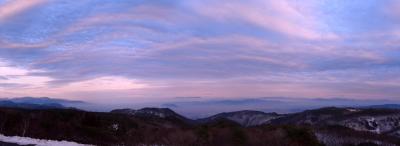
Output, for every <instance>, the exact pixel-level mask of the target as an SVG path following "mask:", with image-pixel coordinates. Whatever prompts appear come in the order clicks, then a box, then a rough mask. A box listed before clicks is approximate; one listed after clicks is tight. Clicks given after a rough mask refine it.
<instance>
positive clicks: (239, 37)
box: [0, 0, 400, 103]
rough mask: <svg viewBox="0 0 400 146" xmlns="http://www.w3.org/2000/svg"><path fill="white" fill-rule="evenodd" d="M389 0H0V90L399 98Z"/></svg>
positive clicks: (398, 10) (150, 96) (126, 96)
mask: <svg viewBox="0 0 400 146" xmlns="http://www.w3.org/2000/svg"><path fill="white" fill-rule="evenodd" d="M399 26H400V1H396V0H351V1H349V0H151V1H149V0H112V1H111V0H110V1H99V0H80V1H71V0H0V97H21V96H35V97H43V96H48V97H57V98H65V99H80V100H87V101H94V102H103V103H110V102H112V103H118V102H137V101H152V100H153V101H154V100H162V99H168V98H172V97H202V98H207V99H219V98H224V99H226V98H228V99H236V98H254V97H290V98H338V97H340V98H349V99H362V100H363V99H385V100H386V99H387V100H396V99H400V27H399Z"/></svg>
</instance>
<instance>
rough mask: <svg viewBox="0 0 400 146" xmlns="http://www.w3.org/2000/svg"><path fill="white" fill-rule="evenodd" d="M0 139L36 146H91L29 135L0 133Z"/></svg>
mask: <svg viewBox="0 0 400 146" xmlns="http://www.w3.org/2000/svg"><path fill="white" fill-rule="evenodd" d="M0 141H2V142H8V143H15V144H19V145H36V146H93V145H86V144H79V143H76V142H70V141H64V140H63V141H57V140H45V139H34V138H30V137H20V136H5V135H3V134H0Z"/></svg>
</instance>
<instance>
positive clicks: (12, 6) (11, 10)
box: [0, 0, 46, 22]
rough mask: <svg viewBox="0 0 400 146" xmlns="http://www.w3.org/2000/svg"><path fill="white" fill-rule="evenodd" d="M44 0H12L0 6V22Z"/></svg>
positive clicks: (44, 0)
mask: <svg viewBox="0 0 400 146" xmlns="http://www.w3.org/2000/svg"><path fill="white" fill-rule="evenodd" d="M44 2H46V0H12V1H9V2H7V3H5V4H4V5H2V6H0V22H1V21H3V20H5V19H7V18H9V17H12V16H14V15H16V14H18V13H21V12H24V11H26V10H28V9H30V8H32V7H35V6H37V5H39V4H42V3H44Z"/></svg>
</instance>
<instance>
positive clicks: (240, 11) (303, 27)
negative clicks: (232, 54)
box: [193, 1, 339, 40]
mask: <svg viewBox="0 0 400 146" xmlns="http://www.w3.org/2000/svg"><path fill="white" fill-rule="evenodd" d="M193 7H194V9H195V10H196V11H197V12H198V13H199V14H201V15H204V16H207V17H210V18H213V19H216V20H218V21H231V20H241V21H245V22H249V23H252V24H254V25H256V26H260V27H262V28H265V29H267V30H268V31H276V32H279V33H282V34H284V35H288V36H290V37H294V38H301V39H307V40H336V39H338V38H339V37H338V36H336V35H335V34H334V33H329V32H322V31H320V29H321V28H323V27H326V26H325V24H324V23H322V22H319V21H318V20H317V19H316V17H317V16H315V15H313V14H312V13H310V12H305V11H300V10H299V9H296V8H295V7H294V6H293V4H292V3H288V2H287V1H249V2H247V1H246V2H245V3H244V2H238V1H229V2H222V3H219V2H214V3H212V4H210V3H207V4H198V3H196V5H195V6H193Z"/></svg>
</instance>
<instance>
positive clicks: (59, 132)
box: [0, 107, 400, 146]
mask: <svg viewBox="0 0 400 146" xmlns="http://www.w3.org/2000/svg"><path fill="white" fill-rule="evenodd" d="M0 133H1V134H4V135H7V136H24V137H32V138H39V139H50V140H67V141H74V142H78V143H83V144H93V145H105V146H108V145H171V146H175V145H176V146H180V145H193V146H235V145H246V146H259V145H263V146H269V145H271V146H277V145H288V146H290V145H297V146H320V145H327V146H336V145H360V146H361V145H389V146H390V145H393V146H395V145H400V135H399V133H400V111H399V110H397V109H384V108H379V109H375V108H336V107H328V108H321V109H314V110H307V111H304V112H299V113H293V114H277V113H264V112H260V111H249V110H246V111H236V112H228V113H220V114H216V115H214V116H210V117H208V118H203V119H188V118H186V117H184V116H182V115H179V114H178V113H176V112H174V111H173V110H171V109H168V108H143V109H138V110H134V109H116V110H113V111H111V112H87V111H82V110H76V109H65V108H60V109H57V108H51V109H21V108H9V107H8V108H0Z"/></svg>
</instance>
